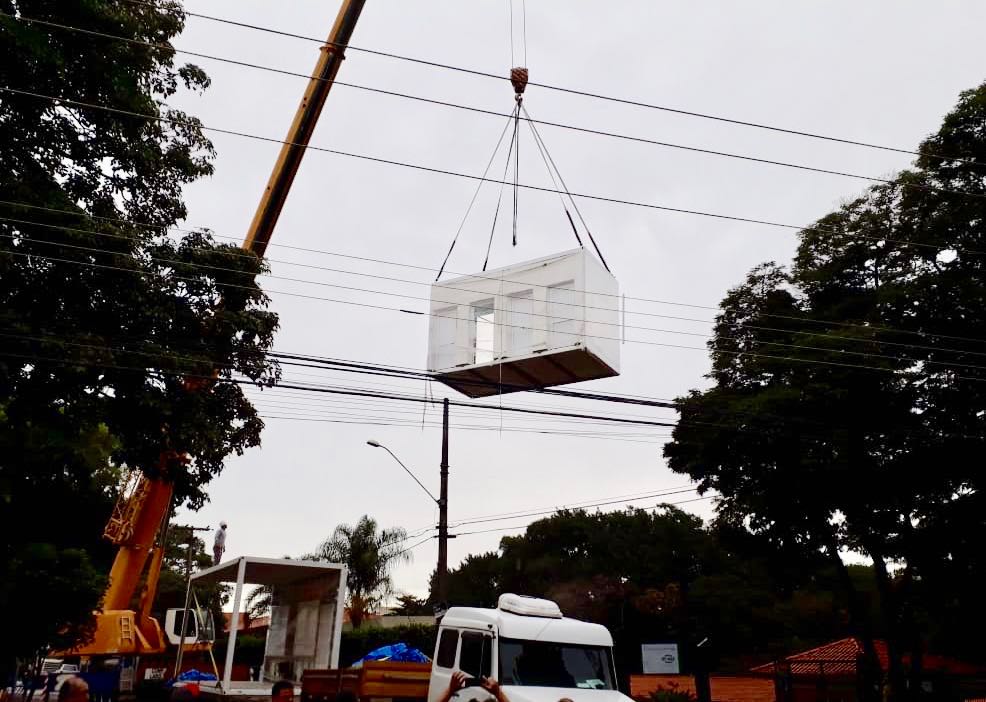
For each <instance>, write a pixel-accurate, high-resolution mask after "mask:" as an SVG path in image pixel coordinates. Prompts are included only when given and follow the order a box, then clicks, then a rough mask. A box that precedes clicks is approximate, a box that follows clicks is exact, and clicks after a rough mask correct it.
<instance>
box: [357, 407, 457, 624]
mask: <svg viewBox="0 0 986 702" xmlns="http://www.w3.org/2000/svg"><path fill="white" fill-rule="evenodd" d="M448 408H449V401H448V398H447V397H446V398H445V399H444V400H443V401H442V464H441V480H442V484H441V492H439V493H438V495H439V496H438V498H437V499H436V498H435V496H434V495H433V494H431V490H429V489H428V488H426V487H425V486H424V483H422V482H421V481H420V480H418V476H416V475H415V474H414V473H413V472H412V471H411V469H410V468H408V467H407V466H406V465H404V461H402V460H401V459H399V458H398V457H397V454H395V453H394V452H393V451H391V450H390V449H389V448H387V447H386V446H384V445H383V444H381V443H380V442H379V441H376V440H374V439H370V440H369V441H367V442H366V443H367V444H369V445H370V446H372V447H374V448H382V449H383V450H384V451H386V452H387V453H389V454H390V455H391V456H392V457H393V459H394V460H395V461H397V462H398V463H399V464H400V466H401V468H403V469H404V471H405V472H406V473H407V474H408V475H410V476H411V477H412V478H414V482H416V483H417V484H418V486H419V487H420V488H421V489H422V490H424V491H425V493H427V495H428V497H430V498H431V499H432V500H433V501H434V502H435V504H437V505H438V570H437V572H436V576H437V579H438V600H439V601H438V604H439V606H440V607H443V608H444V607H446V606H447V605H448V540H449V539H454V538H455V536H454V535H449V533H448Z"/></svg>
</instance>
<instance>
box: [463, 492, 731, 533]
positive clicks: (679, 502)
mask: <svg viewBox="0 0 986 702" xmlns="http://www.w3.org/2000/svg"><path fill="white" fill-rule="evenodd" d="M715 497H717V496H716V495H703V496H702V497H692V498H690V499H687V500H675V501H674V502H664V503H662V505H669V506H672V507H675V506H678V505H684V504H688V503H690V502H700V501H702V500H711V499H714V498H715ZM652 509H653V508H652ZM535 521H540V520H535ZM533 523H534V522H527V523H525V524H515V525H513V526H506V527H495V528H493V529H480V530H478V531H460V532H458V533H457V534H454V535H453V534H449V536H457V537H458V536H472V535H474V534H491V533H493V532H497V531H513V530H514V529H526V528H527V527H529V526H531V525H532V524H533Z"/></svg>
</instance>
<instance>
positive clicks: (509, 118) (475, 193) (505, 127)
mask: <svg viewBox="0 0 986 702" xmlns="http://www.w3.org/2000/svg"><path fill="white" fill-rule="evenodd" d="M512 121H513V115H507V123H506V124H505V125H503V131H502V132H500V138H499V139H497V140H496V146H494V147H493V153H492V154H490V160H489V161H488V162H487V164H486V168H485V170H483V179H482V180H480V181H479V183H477V184H476V190H475V191H473V194H472V199H471V200H470V201H469V206H468V207H466V213H465V214H464V215H462V221H461V222H459V228H458V229H457V230H456V232H455V236H453V237H452V243H451V244H450V245H449V247H448V253H446V254H445V260H444V261H442V265H441V266H439V268H438V275H436V276H435V280H436V281H437V280H438V279H439V278H441V277H442V271H444V270H445V264H447V263H448V259H449V256H451V255H452V249H454V248H455V242H457V241H458V240H459V234H461V233H462V228H463V227H464V226H465V225H466V220H467V219H468V218H469V213H470V212H472V208H473V205H475V204H476V198H477V197H479V191H480V190H481V189H482V188H483V184H484V183H485V182H486V175H487V174H488V173H489V172H490V167H491V166H492V165H493V160H494V159H495V158H496V154H497V152H498V151H499V150H500V144H502V143H503V137H505V136H506V135H507V130H508V129H510V123H511V122H512ZM507 160H508V161H509V160H510V152H509V151H507ZM502 191H503V189H502V186H501V192H502ZM497 209H499V206H497ZM494 223H495V220H494ZM491 238H492V235H491ZM487 258H489V254H488V253H487ZM483 270H486V269H485V268H484V269H483Z"/></svg>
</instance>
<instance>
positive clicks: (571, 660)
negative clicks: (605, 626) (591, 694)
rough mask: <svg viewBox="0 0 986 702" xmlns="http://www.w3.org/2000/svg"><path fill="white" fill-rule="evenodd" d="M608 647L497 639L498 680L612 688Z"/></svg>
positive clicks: (535, 685) (537, 685) (515, 683)
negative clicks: (498, 657) (498, 645)
mask: <svg viewBox="0 0 986 702" xmlns="http://www.w3.org/2000/svg"><path fill="white" fill-rule="evenodd" d="M612 671H613V663H612V658H611V653H610V650H609V648H607V647H605V646H580V645H578V644H567V643H555V642H552V641H525V640H523V639H505V638H501V639H500V684H501V685H524V686H527V687H532V686H533V687H579V688H584V689H587V690H612V689H614V687H613V673H612Z"/></svg>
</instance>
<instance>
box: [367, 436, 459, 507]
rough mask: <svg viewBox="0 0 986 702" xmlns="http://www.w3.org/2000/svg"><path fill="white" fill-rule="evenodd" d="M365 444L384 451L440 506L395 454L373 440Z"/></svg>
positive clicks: (429, 491) (440, 503) (439, 502)
mask: <svg viewBox="0 0 986 702" xmlns="http://www.w3.org/2000/svg"><path fill="white" fill-rule="evenodd" d="M366 443H367V444H369V445H370V446H372V447H373V448H382V449H383V450H384V451H386V452H387V453H389V454H390V455H391V456H393V458H394V460H395V461H397V462H398V463H399V464H400V466H401V468H403V469H404V470H405V472H407V474H408V475H410V476H411V477H412V478H414V482H416V483H417V484H418V485H419V486H420V487H421V489H422V490H424V491H425V492H426V493H428V497H430V498H431V499H432V500H433V501H434V502H435V503H436V504H437V505H438V506H439V507H441V506H442V501H441V500H439V499H438V498H437V497H435V496H434V495H432V494H431V490H429V489H428V488H426V487H425V486H424V484H423V483H422V482H421V481H420V480H418V476H416V475H415V474H414V473H412V472H411V469H410V468H408V467H407V466H406V465H404V461H402V460H401V459H399V458H398V457H397V454H396V453H394V452H393V451H391V450H390V449H389V448H387V447H386V446H384V445H383V444H381V443H380V442H379V441H375V440H373V439H370V440H369V441H367V442H366Z"/></svg>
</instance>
